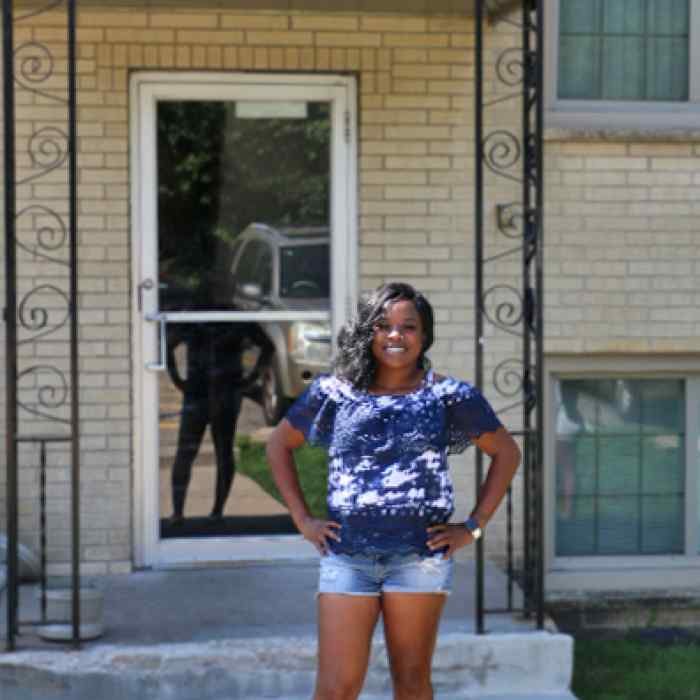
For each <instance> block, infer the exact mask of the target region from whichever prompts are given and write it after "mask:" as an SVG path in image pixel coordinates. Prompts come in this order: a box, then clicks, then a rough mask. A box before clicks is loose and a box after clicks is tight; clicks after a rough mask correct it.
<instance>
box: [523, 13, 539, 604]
mask: <svg viewBox="0 0 700 700" xmlns="http://www.w3.org/2000/svg"><path fill="white" fill-rule="evenodd" d="M530 30H531V21H530V0H523V3H522V65H523V92H522V138H523V182H522V193H521V196H522V207H523V219H522V220H523V254H522V270H523V279H522V290H523V305H524V306H525V308H524V313H523V391H524V393H525V396H524V402H523V468H524V475H523V476H524V488H523V494H524V496H523V509H524V522H525V537H524V543H523V544H524V553H523V554H524V567H523V568H524V576H523V593H524V595H525V609H526V611H528V612H529V610H530V607H531V605H532V576H531V572H532V570H533V568H532V558H531V557H532V551H531V547H530V545H531V540H532V534H533V526H532V520H531V517H532V514H531V512H530V501H531V498H532V491H531V488H532V474H531V466H532V461H533V460H532V454H531V451H532V450H533V449H535V448H536V444H535V443H534V442H533V441H532V440H531V439H530V436H531V431H532V421H531V412H532V409H533V406H532V404H531V402H530V401H529V400H528V399H529V397H528V393H529V391H530V390H531V387H532V376H531V367H532V356H531V353H530V349H531V345H532V335H531V318H532V313H531V311H530V310H529V309H528V306H529V305H530V304H531V303H532V302H533V299H532V294H531V292H532V285H531V272H530V267H531V265H530V263H531V257H530V255H531V245H532V236H533V233H534V232H533V226H534V222H533V219H532V216H531V210H532V203H531V199H530V194H531V191H532V170H531V166H532V163H531V156H532V153H531V151H532V142H531V137H532V133H531V131H532V130H531V118H532V117H531V106H530V96H531V85H532V79H531V69H532V66H531V59H530Z"/></svg>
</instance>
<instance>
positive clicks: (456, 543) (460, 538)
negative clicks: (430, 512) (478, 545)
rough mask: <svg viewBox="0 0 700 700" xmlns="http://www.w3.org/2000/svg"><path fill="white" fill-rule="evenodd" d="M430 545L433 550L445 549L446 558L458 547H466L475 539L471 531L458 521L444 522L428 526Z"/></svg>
mask: <svg viewBox="0 0 700 700" xmlns="http://www.w3.org/2000/svg"><path fill="white" fill-rule="evenodd" d="M428 535H429V536H428V542H427V544H428V547H429V548H430V549H431V550H436V549H442V548H443V547H447V549H446V550H445V559H447V558H448V557H451V556H452V555H453V554H454V553H455V552H456V551H457V550H458V549H461V548H462V547H466V545H468V544H471V543H472V542H473V541H474V537H472V534H471V532H469V530H467V528H466V527H464V525H461V524H457V523H443V524H442V525H433V526H432V527H429V528H428Z"/></svg>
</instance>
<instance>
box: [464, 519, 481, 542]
mask: <svg viewBox="0 0 700 700" xmlns="http://www.w3.org/2000/svg"><path fill="white" fill-rule="evenodd" d="M464 527H466V528H467V530H469V532H470V533H471V536H472V537H473V538H474V539H475V540H478V539H479V538H480V537H481V536H482V535H483V534H484V531H483V530H482V529H481V525H479V521H478V520H477V519H476V518H471V517H470V518H467V519H466V520H465V521H464Z"/></svg>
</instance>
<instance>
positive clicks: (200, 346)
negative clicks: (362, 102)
mask: <svg viewBox="0 0 700 700" xmlns="http://www.w3.org/2000/svg"><path fill="white" fill-rule="evenodd" d="M198 77H199V78H200V80H187V79H183V78H182V76H180V77H179V79H177V76H175V77H174V78H163V76H160V81H158V80H155V81H152V80H149V79H148V77H147V76H142V77H141V78H140V79H139V80H137V84H136V86H135V88H134V89H135V90H136V91H137V92H138V103H139V113H138V119H137V121H138V124H139V129H138V133H137V134H136V138H137V139H138V147H139V151H138V155H137V156H136V158H137V161H138V164H139V165H138V178H137V179H138V188H139V189H138V192H135V194H134V202H135V205H136V206H137V212H136V213H137V216H136V217H135V219H136V218H137V219H138V222H139V224H140V230H139V231H138V232H137V233H136V236H137V239H138V245H139V248H140V250H139V253H140V259H139V260H138V263H137V264H136V266H135V267H137V268H138V269H137V270H136V269H135V285H134V286H135V304H136V307H137V308H136V314H135V315H136V325H137V329H136V330H137V333H136V336H137V347H136V348H135V350H136V355H137V356H138V355H139V354H140V358H139V362H138V363H137V365H138V369H137V373H138V375H139V376H138V377H137V382H136V384H137V386H138V388H139V392H138V393H139V398H138V399H137V400H138V401H139V402H140V406H138V407H137V412H138V413H139V414H140V415H139V419H138V420H137V426H136V430H137V441H138V444H139V450H140V451H139V459H138V460H137V461H139V462H140V463H139V464H137V468H138V469H139V470H140V474H141V476H142V479H141V481H140V482H139V483H140V485H141V488H142V493H141V497H142V498H141V508H142V532H141V535H142V546H141V547H140V548H139V547H138V544H137V560H141V562H140V563H143V564H155V565H159V564H161V565H167V564H169V563H177V562H192V561H196V560H212V561H213V560H225V559H229V558H250V557H251V556H275V555H280V556H288V555H289V554H290V552H293V551H294V552H297V553H299V554H303V552H304V551H306V550H305V545H303V544H302V543H301V542H300V538H299V537H298V535H296V534H295V533H296V531H295V529H294V527H293V524H292V522H291V519H290V518H289V516H288V514H287V511H286V508H285V507H284V505H283V504H282V502H281V499H280V497H279V494H278V493H277V491H276V489H275V486H274V483H273V481H272V477H271V474H270V470H269V467H268V465H267V462H266V458H265V440H266V438H267V436H268V435H269V433H270V431H271V430H272V427H273V426H274V425H275V424H276V423H277V422H278V421H279V420H280V419H281V418H282V417H283V416H284V413H285V411H286V409H287V407H288V406H289V404H290V402H292V401H293V400H294V398H295V397H297V396H298V395H299V394H300V393H301V392H302V391H303V390H304V389H305V387H306V386H307V385H308V384H309V382H310V381H311V380H312V379H313V377H314V376H316V375H317V374H318V373H319V372H324V371H327V370H328V368H329V361H330V354H331V348H332V338H333V336H334V329H335V328H336V327H337V326H338V325H339V323H341V322H342V321H343V318H344V316H345V313H346V309H347V308H348V300H349V299H350V298H352V296H354V292H353V290H351V289H350V278H351V274H350V271H351V270H352V260H353V255H354V252H353V251H354V243H353V236H352V235H351V234H352V231H351V228H352V225H351V216H350V212H351V201H352V197H351V195H350V192H351V191H352V190H351V184H352V180H353V175H352V168H351V162H352V158H351V157H350V155H349V153H350V141H351V139H350V138H349V128H348V125H349V124H350V123H351V118H350V116H351V115H350V113H349V108H350V107H349V105H350V104H351V100H350V92H351V90H352V85H351V84H350V83H349V82H347V81H346V80H344V79H338V78H333V79H332V80H331V79H329V78H328V77H326V78H322V79H313V80H312V79H309V78H304V79H299V80H291V79H290V78H289V77H288V76H287V77H284V76H277V77H275V76H269V77H267V78H265V79H262V78H261V77H260V76H245V77H240V76H239V77H238V78H237V79H236V78H232V79H231V80H230V81H222V78H221V77H219V76H215V77H212V76H208V75H200V76H198ZM348 261H350V262H351V264H350V265H348ZM299 461H300V472H301V473H302V479H303V480H305V481H307V482H308V484H310V486H309V490H310V499H311V500H312V501H314V505H315V506H317V507H319V508H323V504H322V501H323V493H322V491H324V485H325V459H324V457H323V456H322V455H318V454H315V453H313V451H312V453H310V454H309V455H308V456H305V457H303V458H302V459H300V460H299ZM316 501H318V503H316ZM136 539H137V543H138V542H139V537H138V533H137V538H136Z"/></svg>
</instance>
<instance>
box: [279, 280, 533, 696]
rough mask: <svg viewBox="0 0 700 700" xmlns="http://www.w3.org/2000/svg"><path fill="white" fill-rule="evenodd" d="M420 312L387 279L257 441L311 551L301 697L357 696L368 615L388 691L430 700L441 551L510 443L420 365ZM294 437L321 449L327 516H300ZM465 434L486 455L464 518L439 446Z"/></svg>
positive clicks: (486, 508)
mask: <svg viewBox="0 0 700 700" xmlns="http://www.w3.org/2000/svg"><path fill="white" fill-rule="evenodd" d="M433 325H434V321H433V311H432V308H431V306H430V304H429V303H428V301H427V300H426V298H425V297H424V296H423V295H422V294H421V293H420V292H417V291H416V290H414V289H413V287H411V286H409V285H407V284H401V283H389V284H385V285H383V286H381V287H379V288H378V289H377V290H376V291H375V292H374V293H372V294H371V295H370V296H369V297H367V298H365V299H363V300H361V302H360V304H359V307H358V314H357V317H356V318H355V319H354V320H353V321H352V322H351V323H349V324H348V325H347V326H346V327H345V328H344V329H343V330H342V331H341V333H340V334H339V336H338V352H337V357H336V359H335V362H334V373H333V374H332V375H330V376H328V375H327V376H321V377H318V378H316V380H315V381H314V382H313V383H312V384H311V386H310V387H309V388H308V389H307V390H306V392H305V393H304V394H303V395H302V396H301V397H299V399H298V400H297V401H296V403H295V404H294V405H293V406H292V407H291V408H290V410H289V412H288V413H287V416H286V418H285V419H284V420H282V421H281V422H280V424H279V425H278V426H277V427H276V428H275V430H274V432H273V433H272V435H271V437H270V440H269V442H268V446H267V455H268V460H269V463H270V465H271V468H272V472H273V475H274V477H275V481H276V482H277V485H278V487H279V490H280V492H281V494H282V496H283V498H284V499H285V502H286V503H287V505H288V507H289V510H290V512H291V516H292V518H293V520H294V523H295V524H296V526H297V527H298V528H299V530H300V532H301V533H302V535H303V536H304V537H305V538H306V539H307V540H309V541H310V542H311V543H312V544H314V545H315V547H316V548H317V549H318V551H319V552H320V553H321V555H322V557H321V571H320V582H319V597H318V612H319V667H318V677H317V682H316V691H315V695H314V700H331V699H332V700H352V699H354V698H357V697H358V695H359V694H360V690H361V688H362V684H363V681H364V677H365V674H366V671H367V664H368V661H369V652H370V645H371V639H372V633H373V631H374V627H375V625H376V623H377V620H378V618H379V614H380V612H381V614H382V616H383V622H384V632H385V635H384V636H385V639H386V644H387V650H388V654H389V661H390V667H391V675H392V680H393V683H394V693H395V698H396V699H397V700H409V699H410V700H430V699H431V698H432V697H433V693H432V686H431V681H430V668H431V660H432V655H433V651H434V647H435V641H436V638H437V630H438V623H439V619H440V614H441V612H442V608H443V605H444V602H445V596H446V595H447V594H449V591H450V582H451V573H452V555H453V554H454V553H455V552H456V551H457V550H458V549H460V548H461V547H465V546H467V545H469V544H471V543H472V542H473V541H474V539H475V538H478V537H479V536H480V534H481V530H482V529H483V528H484V527H485V526H486V523H487V522H488V520H489V519H490V518H491V516H492V515H493V513H494V511H495V510H496V508H497V506H498V504H499V503H500V501H501V499H502V498H503V495H504V494H505V492H506V489H507V488H508V485H509V484H510V482H511V480H512V478H513V475H514V473H515V470H516V469H517V466H518V464H519V462H520V451H519V449H518V446H517V445H516V443H515V441H514V440H513V438H512V437H511V436H510V435H509V434H508V432H507V431H506V430H505V428H504V427H503V426H502V425H501V423H500V422H499V420H498V418H497V417H496V415H495V414H494V412H493V410H492V409H491V407H490V406H489V405H488V403H487V402H486V401H485V399H484V398H483V397H482V396H481V394H480V393H479V392H478V390H477V389H475V388H474V387H472V386H470V385H469V384H467V383H465V382H459V381H457V380H455V379H452V378H450V377H444V376H440V375H438V374H436V373H434V372H433V370H432V369H430V368H429V366H428V362H427V358H426V356H425V353H426V351H427V350H428V348H429V347H430V346H431V345H432V342H433ZM305 441H309V442H311V443H313V444H319V445H323V446H325V447H326V448H327V449H328V454H329V463H328V519H327V520H319V519H317V518H314V517H312V516H311V515H310V514H309V510H308V508H307V506H306V503H305V501H304V496H303V494H302V491H301V488H300V486H299V480H298V478H297V471H296V466H295V463H294V456H293V453H294V450H295V449H296V448H298V447H300V446H301V445H302V444H303V443H304V442H305ZM470 443H474V444H475V445H476V446H477V447H478V448H479V449H481V450H483V451H484V452H485V453H486V454H487V455H489V456H490V457H491V464H490V467H489V471H488V476H487V478H486V481H485V482H484V485H483V486H482V488H481V490H480V493H479V497H478V499H477V503H476V507H475V508H474V510H473V511H472V514H471V517H470V518H469V519H468V520H467V521H466V522H465V523H449V522H448V520H449V518H450V516H451V514H452V510H453V497H452V485H451V482H450V478H449V474H448V469H447V455H448V454H454V453H456V452H461V451H462V450H464V448H465V447H466V446H467V445H468V444H470Z"/></svg>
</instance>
